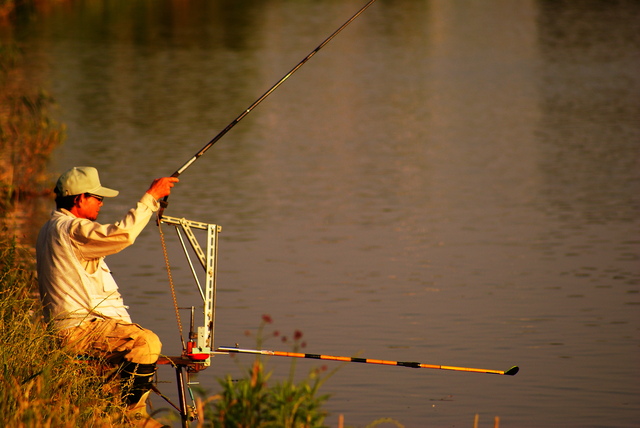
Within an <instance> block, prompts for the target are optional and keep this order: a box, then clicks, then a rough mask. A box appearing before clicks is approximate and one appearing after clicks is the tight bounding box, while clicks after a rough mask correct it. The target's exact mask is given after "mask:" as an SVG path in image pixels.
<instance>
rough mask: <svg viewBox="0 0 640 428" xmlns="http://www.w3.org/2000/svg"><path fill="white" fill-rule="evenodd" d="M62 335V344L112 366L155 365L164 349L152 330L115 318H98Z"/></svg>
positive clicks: (64, 331) (70, 329) (63, 332)
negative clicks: (128, 364) (131, 364)
mask: <svg viewBox="0 0 640 428" xmlns="http://www.w3.org/2000/svg"><path fill="white" fill-rule="evenodd" d="M59 336H60V339H61V340H62V344H63V345H65V346H67V347H69V348H70V349H71V350H73V351H74V352H77V353H79V354H87V355H89V356H92V357H96V358H102V359H104V360H106V361H107V362H109V363H111V364H120V363H123V362H125V361H128V362H132V363H138V364H154V363H155V362H156V361H157V360H158V357H159V356H160V351H161V349H162V343H161V342H160V339H159V338H158V336H157V335H156V334H155V333H154V332H152V331H151V330H147V329H145V328H142V327H140V326H139V325H138V324H129V323H126V322H123V321H119V320H115V319H102V318H96V319H93V320H91V321H87V322H84V323H82V324H80V325H79V326H77V327H71V328H67V329H65V330H62V331H60V332H59Z"/></svg>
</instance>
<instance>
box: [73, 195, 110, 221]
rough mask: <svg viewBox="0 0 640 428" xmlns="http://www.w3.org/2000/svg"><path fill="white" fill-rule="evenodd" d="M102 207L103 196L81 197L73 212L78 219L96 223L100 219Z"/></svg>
mask: <svg viewBox="0 0 640 428" xmlns="http://www.w3.org/2000/svg"><path fill="white" fill-rule="evenodd" d="M101 207H102V197H101V196H94V195H91V196H87V195H84V194H83V195H80V196H79V197H78V199H77V201H76V204H75V205H74V207H73V209H72V210H71V212H72V213H73V214H74V215H75V216H76V217H78V218H86V219H89V220H92V221H94V220H95V219H97V218H98V214H99V213H100V208H101Z"/></svg>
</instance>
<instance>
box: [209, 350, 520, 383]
mask: <svg viewBox="0 0 640 428" xmlns="http://www.w3.org/2000/svg"><path fill="white" fill-rule="evenodd" d="M216 353H232V354H257V355H273V356H276V357H291V358H311V359H314V360H330V361H343V362H347V363H366V364H383V365H387V366H401V367H410V368H414V369H436V370H454V371H458V372H473V373H488V374H497V375H507V376H514V375H515V374H516V373H518V371H519V370H520V368H519V367H518V366H513V367H511V368H510V369H509V370H505V371H503V370H488V369H476V368H471V367H454V366H442V365H435V364H422V363H416V362H408V361H389V360H372V359H369V358H357V357H336V356H332V355H320V354H302V353H298V352H281V351H268V350H264V349H241V348H233V347H226V346H221V347H219V348H218V349H216Z"/></svg>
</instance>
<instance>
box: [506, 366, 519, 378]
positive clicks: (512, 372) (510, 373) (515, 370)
mask: <svg viewBox="0 0 640 428" xmlns="http://www.w3.org/2000/svg"><path fill="white" fill-rule="evenodd" d="M519 371H520V367H518V366H513V367H511V368H510V369H509V370H507V371H506V372H504V374H506V375H508V376H514V375H515V374H516V373H518V372H519Z"/></svg>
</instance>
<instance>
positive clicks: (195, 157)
mask: <svg viewBox="0 0 640 428" xmlns="http://www.w3.org/2000/svg"><path fill="white" fill-rule="evenodd" d="M375 1H376V0H369V2H368V3H367V4H365V5H364V6H363V7H362V8H361V9H360V10H359V11H358V12H356V13H355V14H354V15H353V16H352V17H351V18H349V19H348V20H347V21H346V22H345V23H344V24H342V25H341V26H340V28H338V29H337V30H336V31H334V32H333V33H332V34H331V35H330V36H329V37H327V38H326V39H325V40H324V41H323V42H322V43H320V44H319V45H318V46H317V47H316V48H315V49H314V50H312V51H311V52H310V53H309V54H308V55H307V56H306V57H304V58H303V59H302V61H300V62H299V63H298V64H297V65H296V66H295V67H293V68H292V69H291V70H290V71H289V72H288V73H287V74H285V75H284V76H283V77H282V79H280V80H279V81H278V82H276V84H275V85H273V86H272V87H271V88H270V89H269V90H268V91H267V92H265V93H264V94H262V95H261V96H260V98H258V99H257V100H255V101H254V102H253V104H251V105H250V106H249V107H248V108H247V109H246V110H244V111H243V112H242V113H240V115H239V116H238V117H236V118H235V119H234V120H232V121H231V123H229V124H228V125H227V126H226V127H225V128H224V129H223V130H222V131H220V132H219V133H218V135H216V136H215V137H213V138H212V139H211V141H209V142H208V143H207V144H205V145H204V147H202V148H201V149H200V151H198V152H197V153H196V154H195V155H193V156H192V157H191V159H189V160H188V161H187V162H185V163H184V165H182V166H181V167H180V168H179V169H178V170H177V171H176V172H174V173H173V174H172V175H171V176H172V177H178V176H180V174H182V173H183V172H184V171H185V170H186V169H187V168H189V167H190V166H191V165H192V164H193V163H194V162H195V161H196V160H198V158H199V157H200V156H202V155H203V154H204V153H205V152H206V151H207V150H209V149H210V148H211V146H213V145H214V144H215V143H217V142H218V140H220V139H221V138H222V137H223V136H224V135H225V134H226V133H227V132H229V131H230V130H231V128H233V127H234V126H236V125H237V124H238V122H240V121H241V120H242V119H244V117H245V116H246V115H248V114H249V113H251V111H252V110H253V109H254V108H255V107H257V106H258V104H260V103H261V102H262V101H264V99H265V98H267V97H268V96H269V95H271V93H272V92H273V91H275V90H276V89H277V88H278V87H279V86H280V85H282V83H284V81H285V80H287V79H288V78H289V77H290V76H291V75H292V74H293V73H295V72H296V71H298V69H299V68H300V67H302V66H303V65H304V64H305V63H306V62H307V61H309V59H311V57H312V56H314V55H315V54H316V53H318V51H319V50H320V49H322V48H323V47H324V46H325V45H326V44H327V43H329V42H330V41H331V40H333V38H334V37H336V36H337V35H338V33H340V32H341V31H342V30H344V29H345V27H346V26H347V25H349V24H351V22H353V21H354V20H355V19H356V18H357V17H358V16H360V15H361V14H362V13H363V12H364V11H365V10H366V9H367V8H368V7H369V6H371V5H372V4H373V2H375ZM168 199H169V196H165V197H164V199H162V201H160V206H161V208H160V210H159V211H158V218H162V213H163V212H164V209H165V208H166V207H167V206H168V204H169V203H168Z"/></svg>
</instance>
